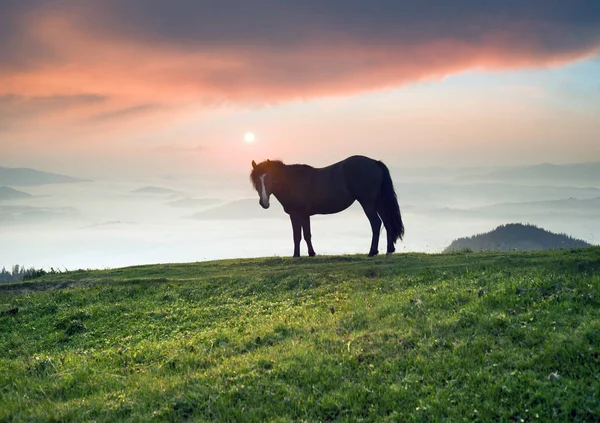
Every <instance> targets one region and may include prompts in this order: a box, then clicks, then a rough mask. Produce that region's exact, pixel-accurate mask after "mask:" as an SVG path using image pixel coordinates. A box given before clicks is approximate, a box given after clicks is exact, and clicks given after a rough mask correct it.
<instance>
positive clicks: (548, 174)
mask: <svg viewBox="0 0 600 423" xmlns="http://www.w3.org/2000/svg"><path fill="white" fill-rule="evenodd" d="M461 179H466V180H473V179H478V180H480V179H491V180H512V181H514V180H520V181H532V182H535V183H540V182H549V181H551V182H555V181H560V182H563V183H574V182H578V183H581V182H586V183H589V184H590V185H595V186H597V185H600V162H588V163H575V164H566V165H555V164H551V163H542V164H539V165H535V166H519V167H509V168H504V169H499V170H495V171H491V172H489V173H487V174H483V175H482V174H481V173H479V172H478V174H476V175H471V176H467V177H463V178H461Z"/></svg>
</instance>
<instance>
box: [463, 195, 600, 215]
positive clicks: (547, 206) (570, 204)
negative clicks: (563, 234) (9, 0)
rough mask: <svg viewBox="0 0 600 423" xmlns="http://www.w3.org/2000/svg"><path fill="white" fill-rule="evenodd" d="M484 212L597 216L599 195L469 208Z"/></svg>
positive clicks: (599, 204) (493, 213)
mask: <svg viewBox="0 0 600 423" xmlns="http://www.w3.org/2000/svg"><path fill="white" fill-rule="evenodd" d="M471 210H473V211H477V212H480V213H484V214H488V215H489V214H492V215H495V216H502V215H504V216H525V215H534V214H547V215H549V214H554V215H556V214H568V215H571V216H582V215H592V216H597V215H598V214H599V213H598V210H600V197H596V198H586V199H578V198H567V199H563V200H552V201H525V202H517V203H501V204H494V205H491V206H485V207H478V208H476V209H471Z"/></svg>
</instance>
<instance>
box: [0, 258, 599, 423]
mask: <svg viewBox="0 0 600 423" xmlns="http://www.w3.org/2000/svg"><path fill="white" fill-rule="evenodd" d="M15 307H18V313H16V314H5V315H3V316H2V317H0V421H90V420H95V421H111V422H112V421H147V420H154V421H182V420H192V421H310V422H312V421H383V422H392V421H398V422H411V421H469V422H471V421H509V422H512V421H514V422H528V421H529V422H532V421H540V422H547V421H564V422H567V421H569V422H577V421H579V422H590V421H599V420H600V359H599V358H598V355H599V353H600V248H598V247H593V248H588V249H582V250H559V251H542V252H527V253H523V252H519V253H477V254H475V253H471V254H468V253H456V254H443V255H425V254H396V255H394V256H391V257H378V258H375V259H367V258H366V257H362V256H361V257H359V256H341V257H317V258H314V259H309V258H302V259H299V260H294V259H291V258H267V259H254V260H227V261H218V262H207V263H196V264H173V265H154V266H141V267H130V268H124V269H116V270H107V271H90V272H83V271H80V272H69V273H63V274H53V275H47V276H44V277H43V278H41V279H36V280H33V281H30V282H24V283H10V284H2V285H0V312H1V311H6V310H10V309H13V308H15Z"/></svg>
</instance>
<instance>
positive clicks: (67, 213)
mask: <svg viewBox="0 0 600 423" xmlns="http://www.w3.org/2000/svg"><path fill="white" fill-rule="evenodd" d="M79 216H80V212H79V210H77V209H75V208H73V207H32V206H0V225H1V224H4V223H6V224H15V223H21V224H25V223H47V222H53V221H57V220H63V221H69V220H73V219H76V218H78V217H79Z"/></svg>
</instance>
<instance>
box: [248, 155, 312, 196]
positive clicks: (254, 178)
mask: <svg viewBox="0 0 600 423" xmlns="http://www.w3.org/2000/svg"><path fill="white" fill-rule="evenodd" d="M273 168H274V169H282V168H285V169H289V170H292V171H301V170H308V169H312V168H313V167H312V166H309V165H306V164H292V165H286V164H285V163H283V162H282V161H281V160H268V161H267V160H264V161H262V162H260V163H258V164H257V165H256V167H255V168H253V169H252V172H250V182H252V185H253V186H254V188H255V189H258V178H259V177H260V175H262V174H263V173H265V172H266V171H267V169H273Z"/></svg>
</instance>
